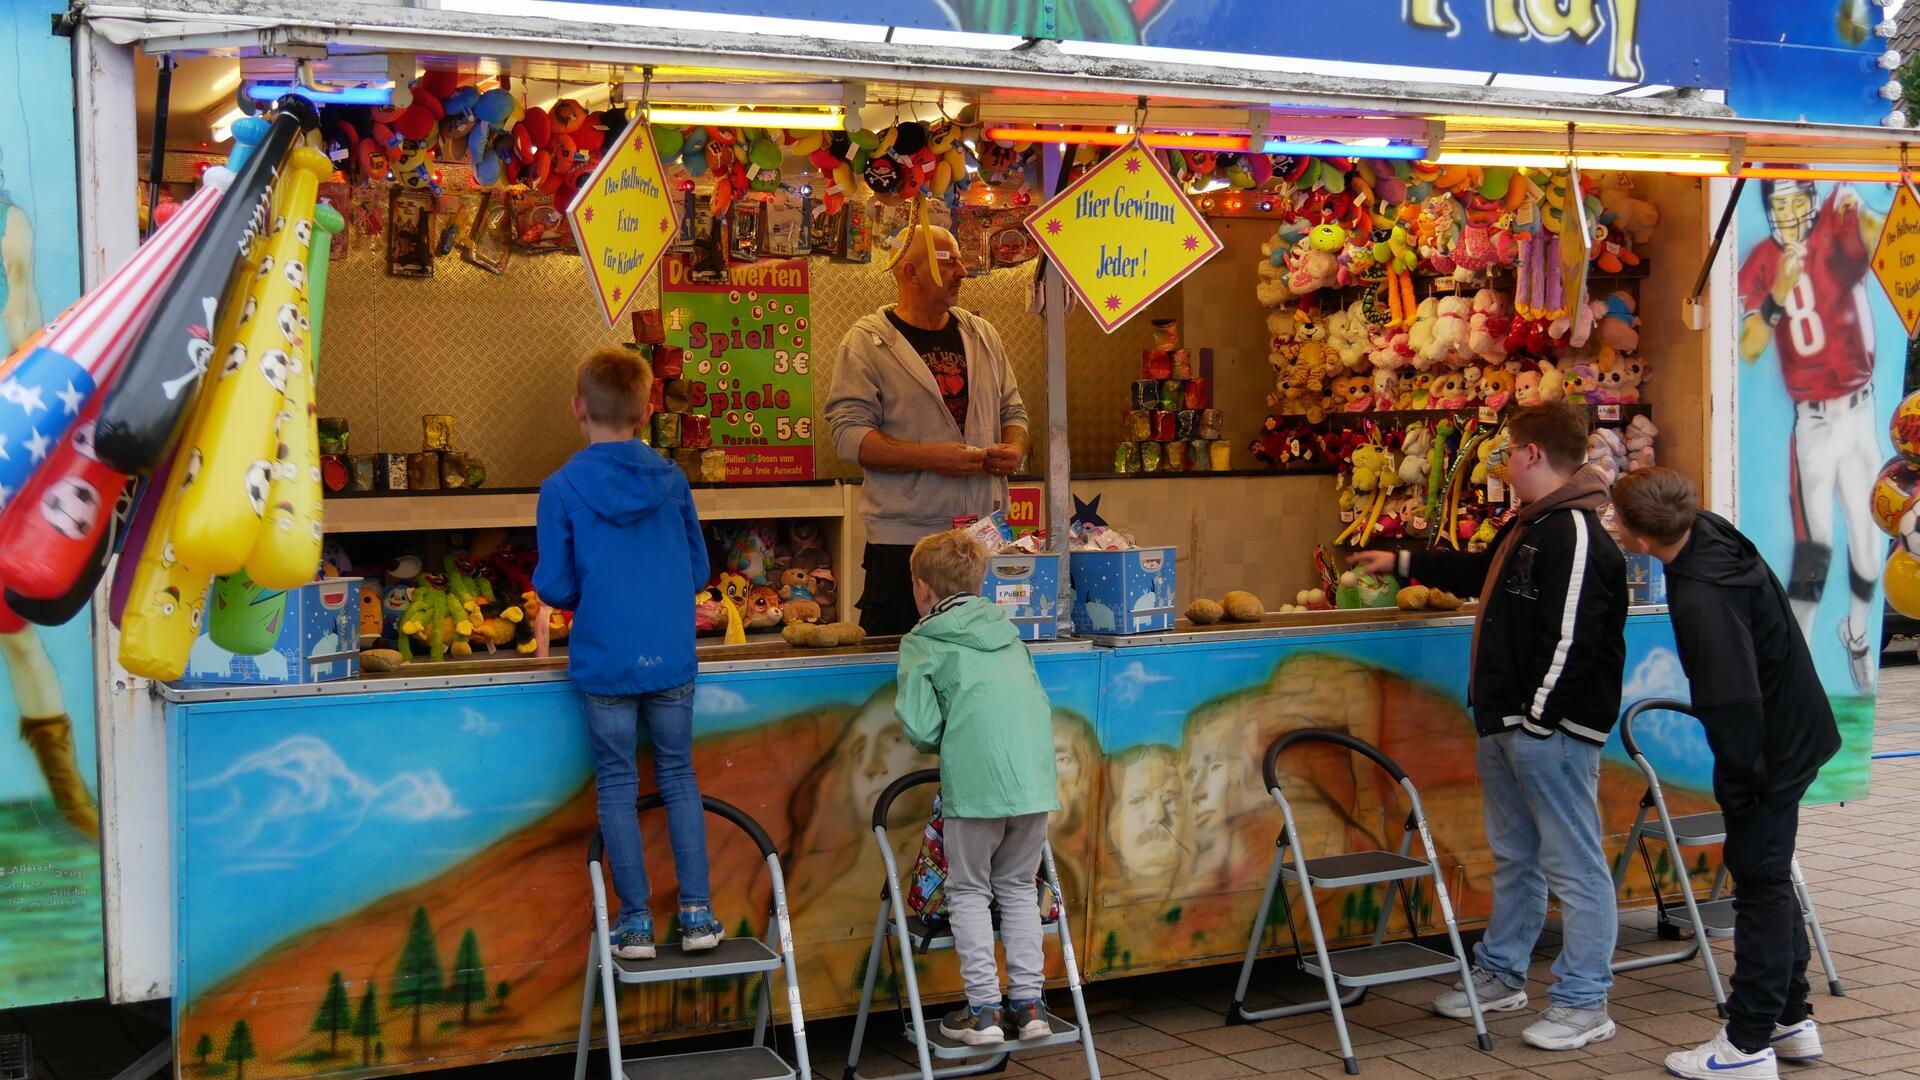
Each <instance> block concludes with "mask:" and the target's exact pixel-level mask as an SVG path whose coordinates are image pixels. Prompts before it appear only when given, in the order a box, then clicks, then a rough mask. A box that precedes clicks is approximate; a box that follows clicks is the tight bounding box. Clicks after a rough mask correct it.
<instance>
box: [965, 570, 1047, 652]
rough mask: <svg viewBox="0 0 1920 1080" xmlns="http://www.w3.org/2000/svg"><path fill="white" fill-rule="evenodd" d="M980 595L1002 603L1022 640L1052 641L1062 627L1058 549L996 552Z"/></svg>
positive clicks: (982, 583)
mask: <svg viewBox="0 0 1920 1080" xmlns="http://www.w3.org/2000/svg"><path fill="white" fill-rule="evenodd" d="M980 595H982V596H984V597H986V598H987V599H989V600H991V601H993V602H994V603H996V604H998V605H1000V607H1001V609H1002V610H1003V611H1005V612H1006V615H1007V618H1008V619H1009V620H1011V621H1012V622H1013V625H1014V629H1016V630H1018V631H1020V639H1021V640H1022V641H1052V640H1053V639H1054V638H1056V637H1058V636H1059V627H1060V616H1059V607H1058V604H1059V596H1060V554H1059V552H1051V551H1043V552H1041V553H1039V554H1037V555H995V556H994V557H993V558H992V559H991V560H989V561H988V563H987V576H986V578H985V579H984V580H983V581H981V583H980Z"/></svg>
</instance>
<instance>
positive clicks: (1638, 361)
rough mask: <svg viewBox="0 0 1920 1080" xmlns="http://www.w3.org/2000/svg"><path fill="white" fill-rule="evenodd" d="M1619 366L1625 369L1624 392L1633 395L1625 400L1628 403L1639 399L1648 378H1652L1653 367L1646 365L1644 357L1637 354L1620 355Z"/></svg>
mask: <svg viewBox="0 0 1920 1080" xmlns="http://www.w3.org/2000/svg"><path fill="white" fill-rule="evenodd" d="M1620 366H1621V367H1622V368H1624V369H1625V371H1626V379H1625V383H1624V385H1625V387H1626V392H1627V393H1629V394H1632V395H1633V396H1632V397H1630V398H1627V399H1625V400H1626V401H1627V402H1629V403H1632V402H1637V401H1639V400H1640V393H1641V391H1642V390H1644V389H1646V385H1647V382H1648V380H1650V379H1652V378H1653V368H1652V367H1651V366H1649V365H1648V363H1647V361H1646V359H1645V358H1644V357H1639V356H1623V357H1621V358H1620Z"/></svg>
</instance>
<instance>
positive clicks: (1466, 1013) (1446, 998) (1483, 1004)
mask: <svg viewBox="0 0 1920 1080" xmlns="http://www.w3.org/2000/svg"><path fill="white" fill-rule="evenodd" d="M1473 995H1474V997H1476V998H1478V999H1479V1001H1480V1011H1481V1012H1482V1013H1497V1012H1519V1011H1520V1010H1521V1009H1524V1008H1526V1007H1527V992H1526V991H1525V990H1515V989H1514V988H1513V987H1511V986H1508V985H1507V984H1506V983H1503V982H1501V981H1500V976H1498V975H1495V974H1494V973H1493V972H1491V971H1487V970H1485V969H1483V968H1478V967H1476V968H1474V969H1473ZM1433 1011H1434V1012H1437V1013H1439V1014H1440V1015H1441V1016H1445V1017H1450V1018H1452V1019H1454V1020H1467V1019H1470V1018H1472V1016H1473V1009H1472V1008H1470V1007H1469V1006H1468V1005H1467V992H1466V988H1465V987H1463V986H1461V985H1460V984H1459V983H1454V984H1453V989H1451V990H1449V991H1447V992H1446V993H1444V994H1441V995H1440V996H1439V997H1437V998H1434V999H1433Z"/></svg>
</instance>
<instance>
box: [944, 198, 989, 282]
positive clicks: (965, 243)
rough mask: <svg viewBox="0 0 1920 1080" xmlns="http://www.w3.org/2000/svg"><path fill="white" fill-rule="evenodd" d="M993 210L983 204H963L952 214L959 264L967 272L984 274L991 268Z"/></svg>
mask: <svg viewBox="0 0 1920 1080" xmlns="http://www.w3.org/2000/svg"><path fill="white" fill-rule="evenodd" d="M992 232H993V211H992V210H989V209H987V208H986V207H984V206H963V207H961V208H960V212H959V213H958V214H955V215H954V234H953V235H954V239H955V240H956V241H958V242H959V244H960V264H961V265H962V266H964V267H966V268H967V273H969V274H984V273H986V272H987V271H989V270H992V269H993V245H992V243H991V239H990V238H991V235H992Z"/></svg>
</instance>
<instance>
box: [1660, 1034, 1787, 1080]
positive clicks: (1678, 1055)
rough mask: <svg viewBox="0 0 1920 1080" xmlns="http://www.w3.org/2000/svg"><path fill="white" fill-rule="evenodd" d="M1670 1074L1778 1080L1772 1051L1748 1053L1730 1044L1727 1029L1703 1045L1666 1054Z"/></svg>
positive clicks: (1695, 1079)
mask: <svg viewBox="0 0 1920 1080" xmlns="http://www.w3.org/2000/svg"><path fill="white" fill-rule="evenodd" d="M1667 1071H1668V1072H1670V1073H1672V1074H1673V1075H1675V1076H1680V1077H1687V1078H1689V1080H1722V1078H1723V1077H1724V1078H1726V1080H1779V1077H1780V1067H1779V1065H1778V1064H1776V1063H1775V1058H1774V1054H1773V1048H1772V1047H1767V1048H1766V1049H1764V1050H1762V1051H1760V1052H1759V1053H1757V1054H1749V1053H1745V1052H1744V1051H1742V1050H1741V1049H1740V1048H1739V1047H1737V1046H1735V1045H1733V1044H1732V1043H1730V1042H1728V1041H1727V1032H1726V1029H1725V1028H1722V1029H1721V1030H1720V1033H1719V1034H1717V1035H1715V1036H1714V1037H1713V1038H1712V1040H1710V1041H1709V1042H1707V1043H1706V1045H1704V1046H1697V1047H1694V1048H1693V1049H1692V1050H1680V1051H1677V1052H1675V1053H1671V1054H1668V1055H1667Z"/></svg>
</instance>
